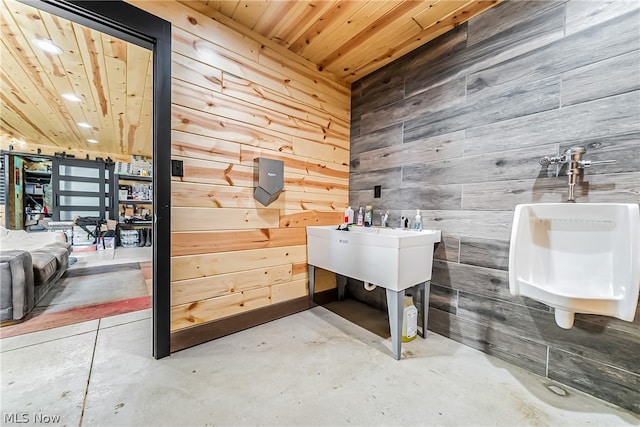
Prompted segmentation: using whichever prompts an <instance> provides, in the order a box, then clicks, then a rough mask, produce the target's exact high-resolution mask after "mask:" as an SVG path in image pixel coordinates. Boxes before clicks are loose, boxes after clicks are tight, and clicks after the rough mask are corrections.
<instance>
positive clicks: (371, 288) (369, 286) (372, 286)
mask: <svg viewBox="0 0 640 427" xmlns="http://www.w3.org/2000/svg"><path fill="white" fill-rule="evenodd" d="M377 287H378V286H377V285H372V284H371V283H369V282H364V288H365V289H366V290H368V291H372V290H374V289H375V288H377Z"/></svg>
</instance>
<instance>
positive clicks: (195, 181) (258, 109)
mask: <svg viewBox="0 0 640 427" xmlns="http://www.w3.org/2000/svg"><path fill="white" fill-rule="evenodd" d="M132 3H134V4H135V5H136V6H139V7H141V8H143V9H145V10H147V11H149V12H151V13H153V14H155V15H158V16H160V17H162V18H164V19H166V20H169V21H171V23H172V49H173V62H174V70H173V76H172V77H173V81H172V102H173V106H172V129H173V135H172V139H173V141H172V157H173V158H174V159H178V160H182V161H183V171H184V174H183V176H182V177H173V178H172V196H171V199H172V238H171V251H172V259H171V280H172V295H173V301H172V304H173V308H172V322H171V328H172V331H173V332H174V334H176V335H175V336H176V337H178V338H177V339H180V340H181V342H182V341H185V342H195V341H197V342H202V341H203V340H205V339H206V336H207V334H210V335H211V337H216V336H219V330H218V328H217V327H215V326H212V325H215V324H217V322H223V323H224V321H222V320H220V319H226V318H227V317H228V316H240V317H239V318H241V319H248V318H249V317H248V316H250V313H251V312H252V311H255V312H256V313H259V314H258V317H260V319H262V318H263V317H264V316H267V315H268V314H269V313H272V314H274V315H279V314H278V313H281V312H282V311H281V310H279V309H276V308H275V307H280V306H282V307H284V306H287V304H288V302H290V301H298V300H300V298H301V297H303V296H304V295H306V292H307V291H306V289H307V281H308V277H307V273H306V272H305V271H302V272H298V270H300V266H302V267H303V270H304V269H306V256H307V254H306V230H305V228H304V227H305V225H307V224H325V223H329V224H330V223H334V222H335V223H338V222H341V216H342V211H343V210H344V209H345V208H346V206H347V204H348V173H349V118H350V113H349V110H350V105H349V103H350V90H349V87H348V85H347V84H346V83H344V82H342V81H341V80H340V79H339V78H336V77H335V76H333V75H331V74H329V73H327V72H324V73H323V72H320V71H318V69H317V67H316V66H315V65H313V64H311V63H309V62H308V61H305V60H304V59H302V58H299V57H295V55H293V56H292V55H291V54H290V52H288V51H287V50H286V49H284V48H281V47H280V46H278V45H276V44H274V43H272V42H270V41H268V40H264V38H262V37H261V36H259V35H257V34H255V33H252V32H251V31H249V30H247V29H246V28H245V29H240V28H236V27H233V28H230V27H229V25H228V23H227V24H226V25H225V24H224V23H221V22H220V21H218V20H212V19H210V18H208V17H206V16H204V15H202V14H201V13H199V12H197V11H195V10H193V9H191V8H189V7H187V6H185V5H183V4H180V3H178V2H155V3H154V2H144V1H137V0H133V1H132ZM257 157H268V158H272V159H278V160H282V161H283V162H284V170H285V174H284V184H285V185H284V191H283V192H282V193H281V194H280V196H279V197H278V199H277V200H276V201H275V202H273V203H272V204H270V205H269V206H268V207H264V206H262V204H260V203H259V202H257V201H256V200H255V199H254V198H253V190H254V173H255V166H256V162H255V159H256V158H257ZM294 265H295V266H296V270H295V271H294V268H293V266H294ZM270 307H274V308H273V310H271V309H270ZM285 311H286V310H285ZM261 316H262V317H261ZM243 322H244V320H243ZM225 324H226V323H225ZM248 324H253V323H252V322H251V321H248ZM196 325H198V326H196ZM194 326H195V327H194ZM182 329H184V330H185V331H187V330H188V331H190V332H189V333H188V334H185V335H182V334H179V333H178V332H179V331H180V330H182ZM195 330H199V331H201V332H194V331H195ZM196 336H197V339H195V341H193V340H192V339H191V338H188V337H196ZM179 347H182V346H179Z"/></svg>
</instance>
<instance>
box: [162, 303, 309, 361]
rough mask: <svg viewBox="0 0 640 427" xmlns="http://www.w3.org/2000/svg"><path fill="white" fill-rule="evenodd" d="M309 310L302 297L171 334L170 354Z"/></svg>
mask: <svg viewBox="0 0 640 427" xmlns="http://www.w3.org/2000/svg"><path fill="white" fill-rule="evenodd" d="M308 309H309V298H308V297H306V296H305V297H302V298H296V299H292V300H290V301H285V302H282V303H279V304H274V305H270V306H267V307H263V308H259V309H257V310H252V311H249V312H247V313H242V314H238V315H236V316H230V317H225V318H224V319H220V320H214V321H213V322H208V323H203V324H200V325H197V326H192V327H189V328H186V329H180V330H178V331H175V332H172V333H171V352H172V353H175V352H176V351H180V350H184V349H185V348H189V347H193V346H194V345H198V344H202V343H205V342H207V341H211V340H214V339H216V338H220V337H223V336H225V335H230V334H233V333H236V332H240V331H242V330H244V329H249V328H252V327H254V326H258V325H261V324H263V323H267V322H271V321H272V320H276V319H280V318H282V317H286V316H290V315H292V314H295V313H299V312H301V311H305V310H308Z"/></svg>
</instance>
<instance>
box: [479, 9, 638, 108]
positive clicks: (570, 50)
mask: <svg viewBox="0 0 640 427" xmlns="http://www.w3.org/2000/svg"><path fill="white" fill-rule="evenodd" d="M638 22H640V12H639V11H633V12H630V13H627V14H625V15H622V16H620V17H618V18H616V19H613V20H609V21H606V22H603V23H601V24H598V25H595V26H593V27H590V28H589V29H588V30H586V31H580V32H577V33H574V34H572V35H569V36H567V37H564V38H562V39H560V40H558V41H556V42H553V43H551V44H549V45H546V46H544V47H542V48H539V49H535V50H532V51H530V52H528V53H525V54H523V55H520V56H518V57H516V58H514V59H512V60H509V61H504V62H502V63H500V64H498V65H496V66H493V67H490V68H486V69H483V70H480V71H478V72H476V73H472V74H470V75H469V76H468V79H469V87H468V94H469V95H475V94H476V93H478V92H481V91H492V90H494V89H495V88H496V87H497V86H504V87H516V86H521V85H522V83H526V82H532V81H535V80H538V79H547V78H549V77H552V76H557V75H559V74H561V73H564V72H567V71H570V70H573V69H575V68H577V67H582V66H585V65H588V64H592V63H594V62H598V61H602V60H605V59H607V58H612V57H614V56H618V55H622V54H625V53H628V52H631V51H634V50H637V49H638V48H640V40H638Z"/></svg>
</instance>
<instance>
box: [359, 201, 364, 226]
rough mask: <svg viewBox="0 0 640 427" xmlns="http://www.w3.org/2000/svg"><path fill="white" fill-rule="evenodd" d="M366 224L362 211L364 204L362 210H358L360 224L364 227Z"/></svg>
mask: <svg viewBox="0 0 640 427" xmlns="http://www.w3.org/2000/svg"><path fill="white" fill-rule="evenodd" d="M363 225H364V212H362V206H361V207H360V210H358V226H359V227H362V226H363Z"/></svg>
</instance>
